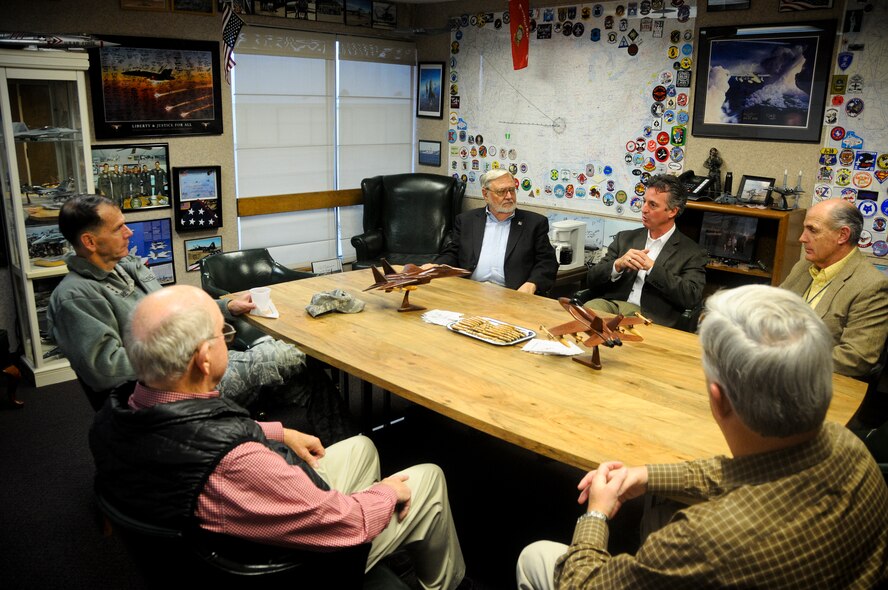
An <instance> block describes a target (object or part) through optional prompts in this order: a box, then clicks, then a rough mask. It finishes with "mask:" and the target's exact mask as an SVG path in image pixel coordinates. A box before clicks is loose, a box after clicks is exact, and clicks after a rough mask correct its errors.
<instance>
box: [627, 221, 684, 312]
mask: <svg viewBox="0 0 888 590" xmlns="http://www.w3.org/2000/svg"><path fill="white" fill-rule="evenodd" d="M674 233H675V225H673V226H672V228H671V229H670V230H669V231H667V232H666V233H665V234H663V235H662V236H660V237H659V238H657V239H656V240H654V239H652V238H651V232H648V234H647V240H645V243H644V249H645V250H647V251H648V258H650V259H651V260H653V261H654V262H656V261H657V256H659V255H660V250H662V249H663V245H664V244H665V243H666V242H668V241H669V238H671V237H672V234H674ZM647 273H648V271H646V270H640V271H638V273H637V274H636V275H635V282H634V283H633V284H632V291H630V292H629V297H628V298H627V299H626V301H628V302H629V303H634V304H635V305H637V306H639V307H641V290H642V289H644V278H645V277H646V276H647ZM622 274H623V273H622V272H617V267H616V262H614V267H613V268H612V269H611V281H616V280H617V279H619V278H620V275H622Z"/></svg>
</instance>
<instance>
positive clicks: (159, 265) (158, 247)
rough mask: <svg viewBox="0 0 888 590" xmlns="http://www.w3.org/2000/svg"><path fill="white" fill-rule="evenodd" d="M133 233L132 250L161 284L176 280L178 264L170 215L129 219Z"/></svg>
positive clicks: (127, 223) (130, 243) (128, 223)
mask: <svg viewBox="0 0 888 590" xmlns="http://www.w3.org/2000/svg"><path fill="white" fill-rule="evenodd" d="M126 226H127V227H128V228H130V231H132V232H133V235H132V236H131V237H130V241H129V246H130V252H134V253H135V255H136V256H138V257H139V258H141V259H142V262H143V263H144V264H145V266H147V267H148V268H150V269H151V271H152V272H154V276H156V277H157V281H158V282H159V283H160V284H161V285H172V284H173V283H175V282H176V265H175V261H174V259H173V230H172V227H171V223H170V219H169V217H164V218H162V219H144V220H139V221H127V222H126Z"/></svg>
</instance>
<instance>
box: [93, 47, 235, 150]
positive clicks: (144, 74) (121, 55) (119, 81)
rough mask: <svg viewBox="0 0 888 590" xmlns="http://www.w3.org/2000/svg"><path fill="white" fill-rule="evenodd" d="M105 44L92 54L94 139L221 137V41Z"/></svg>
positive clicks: (95, 49)
mask: <svg viewBox="0 0 888 590" xmlns="http://www.w3.org/2000/svg"><path fill="white" fill-rule="evenodd" d="M106 40H107V41H113V42H114V43H119V45H117V46H114V47H99V48H94V49H90V50H89V59H90V64H91V65H92V67H90V69H89V77H90V89H91V91H92V108H93V123H94V126H95V133H96V139H121V138H129V137H163V136H180V135H220V134H221V133H222V89H221V85H220V82H219V72H220V70H219V43H218V42H215V41H185V40H181V39H146V38H141V37H108V38H106Z"/></svg>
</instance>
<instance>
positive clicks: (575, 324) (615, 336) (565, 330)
mask: <svg viewBox="0 0 888 590" xmlns="http://www.w3.org/2000/svg"><path fill="white" fill-rule="evenodd" d="M558 303H560V304H561V307H563V308H564V309H565V310H567V313H569V314H570V315H571V316H572V317H573V318H574V321H572V322H567V323H566V324H561V325H559V326H555V327H554V328H549V329H548V330H546V332H547V333H549V334H550V335H551V336H552V337H554V338H556V339H560V337H561V336H564V335H571V336H573V338H574V339H575V340H576V341H577V343H578V344H582V345H583V346H588V347H590V348H592V355H591V356H575V357H573V360H575V361H576V362H578V363H581V364H583V365H586V366H587V367H591V368H593V369H597V370H601V358H600V357H599V354H598V346H599V345H601V344H604V345H605V346H607V347H608V348H613V347H615V346H623V340H626V341H627V342H629V341H631V342H641V341H642V340H643V338H642V337H641V336H640V335H639V334H637V333H635V332H634V331H633V330H631V327H632V326H635V325H637V324H642V323H643V324H645V325H648V324H650V323H651V320H649V319H647V318H646V317H644V316H642V315H641V314H640V313H636V316H637V317H633V318H627V317H625V316H623V315H616V316H614V317H613V318H611V319H609V320H607V321H605V320H604V319H603V318H601V317H599V316H598V315H596V314H595V312H594V311H592V310H591V309H587V308H585V307H583V305H582V304H581V303H580V302H579V301H577V300H576V299H568V298H567V297H559V298H558ZM581 335H582V336H581Z"/></svg>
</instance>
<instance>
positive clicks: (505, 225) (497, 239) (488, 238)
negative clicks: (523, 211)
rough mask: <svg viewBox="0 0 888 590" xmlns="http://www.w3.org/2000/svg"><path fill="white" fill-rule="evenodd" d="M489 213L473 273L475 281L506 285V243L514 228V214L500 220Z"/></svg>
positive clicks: (488, 211) (488, 210)
mask: <svg viewBox="0 0 888 590" xmlns="http://www.w3.org/2000/svg"><path fill="white" fill-rule="evenodd" d="M486 212H487V222H486V223H485V224H484V238H483V239H482V241H481V254H480V255H479V257H478V266H476V267H475V272H473V273H472V277H471V278H472V279H473V280H475V281H481V282H483V281H489V282H491V283H496V284H497V285H505V284H506V271H505V270H504V268H503V267H504V263H505V260H506V243H507V242H508V240H509V229H510V228H511V227H512V218H513V217H514V216H515V214H514V213H512V214H511V215H509V216H508V217H506V218H505V219H503V220H502V221H500V220H498V219H497V218H496V217H494V216H493V213H491V212H490V209H487V210H486Z"/></svg>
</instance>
